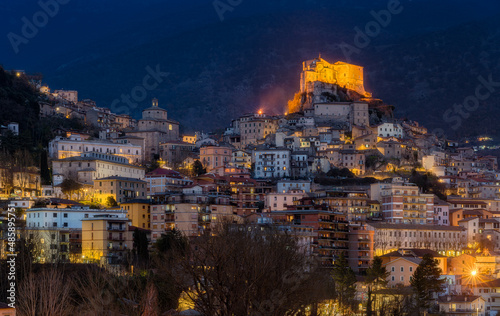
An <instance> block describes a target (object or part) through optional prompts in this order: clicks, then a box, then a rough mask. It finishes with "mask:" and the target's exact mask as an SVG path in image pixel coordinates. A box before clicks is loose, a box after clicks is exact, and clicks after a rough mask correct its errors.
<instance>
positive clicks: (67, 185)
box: [61, 179, 82, 199]
mask: <svg viewBox="0 0 500 316" xmlns="http://www.w3.org/2000/svg"><path fill="white" fill-rule="evenodd" d="M81 188H82V185H81V184H80V183H78V182H77V181H75V180H73V179H64V180H63V182H62V183H61V190H62V192H63V193H64V194H66V195H67V196H69V198H70V199H71V196H72V195H73V193H74V192H75V191H79V190H80V189H81Z"/></svg>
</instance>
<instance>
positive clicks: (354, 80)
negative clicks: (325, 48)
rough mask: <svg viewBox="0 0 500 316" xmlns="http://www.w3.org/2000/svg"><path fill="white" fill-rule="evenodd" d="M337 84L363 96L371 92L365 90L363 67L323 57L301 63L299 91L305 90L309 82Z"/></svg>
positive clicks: (367, 95)
mask: <svg viewBox="0 0 500 316" xmlns="http://www.w3.org/2000/svg"><path fill="white" fill-rule="evenodd" d="M315 81H320V82H324V83H330V84H337V85H339V86H340V87H342V88H347V89H350V90H354V91H356V92H357V93H359V94H361V95H362V96H365V97H370V96H371V94H370V93H368V92H366V91H365V87H364V84H363V67H361V66H356V65H351V64H348V63H344V62H341V61H338V62H336V63H334V64H330V63H329V62H327V61H326V60H324V59H323V58H321V57H319V58H315V59H311V60H307V61H304V62H303V63H302V73H301V75H300V92H307V90H308V85H309V84H310V83H311V82H315Z"/></svg>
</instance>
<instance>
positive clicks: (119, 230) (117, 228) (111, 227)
mask: <svg viewBox="0 0 500 316" xmlns="http://www.w3.org/2000/svg"><path fill="white" fill-rule="evenodd" d="M108 231H116V232H123V231H125V227H123V226H121V227H120V226H108Z"/></svg>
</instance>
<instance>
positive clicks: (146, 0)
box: [0, 0, 500, 72]
mask: <svg viewBox="0 0 500 316" xmlns="http://www.w3.org/2000/svg"><path fill="white" fill-rule="evenodd" d="M52 1H56V0H42V2H43V3H50V2H52ZM60 1H62V0H60ZM64 1H65V2H67V4H61V5H60V7H59V10H58V13H57V14H56V15H55V16H54V17H50V18H49V20H48V22H47V23H46V25H45V26H43V27H40V28H38V33H37V35H36V36H34V37H33V38H31V39H28V43H26V44H25V43H22V44H20V45H19V46H18V48H19V51H18V53H15V51H14V49H13V47H12V45H11V43H10V41H9V38H8V34H9V33H14V34H16V35H22V32H21V30H22V27H23V25H24V22H23V17H26V18H27V19H28V20H29V21H32V20H33V17H34V15H36V14H37V12H39V11H40V10H42V8H41V6H40V4H39V3H38V1H33V0H16V1H2V2H1V3H0V29H1V30H2V31H3V32H2V33H3V34H2V37H1V38H2V40H1V41H0V64H3V65H4V67H5V68H7V69H10V68H16V69H27V70H29V71H32V72H35V71H50V69H47V67H56V66H61V64H62V65H64V63H65V62H67V60H65V58H66V57H67V55H68V54H69V55H72V53H73V54H74V53H75V52H76V51H78V50H82V49H83V50H85V53H86V54H89V53H90V54H105V53H108V52H112V51H116V50H120V49H128V48H131V47H134V46H137V45H140V44H143V43H146V42H148V41H154V40H156V39H158V38H162V37H168V36H172V35H175V34H177V33H180V32H184V31H187V30H191V29H202V28H204V27H205V26H207V25H212V24H216V23H221V21H220V20H219V17H218V15H217V13H216V10H215V9H214V5H213V3H214V1H212V0H209V1H207V0H189V1H185V0H184V1H182V0H167V1H164V0H163V1H162V0H106V1H103V0H64ZM233 1H235V2H233V3H238V1H237V0H233ZM221 2H223V3H227V2H228V0H221ZM240 2H241V4H239V5H237V6H236V7H235V8H234V10H233V11H232V12H227V13H226V14H225V19H226V20H225V21H224V22H223V23H226V24H227V25H228V27H230V25H231V24H230V23H227V22H228V21H229V20H234V19H242V18H248V17H252V16H257V15H262V14H268V13H271V14H272V13H273V12H275V13H283V12H286V11H291V12H292V11H299V10H304V11H305V12H307V11H311V10H312V11H314V10H326V9H330V10H332V8H333V9H334V8H335V7H338V8H345V7H351V8H353V9H356V8H359V9H361V10H366V12H367V13H368V12H369V10H370V9H372V8H373V9H376V8H380V7H383V6H384V5H385V4H386V3H387V2H388V1H380V0H369V1H368V0H366V1H352V0H350V1H347V0H344V1H331V0H324V1H321V0H305V1H294V0H274V1H273V0H265V1H264V0H241V1H240ZM401 3H402V4H404V5H408V6H411V5H413V6H416V5H417V4H418V3H421V4H422V7H423V8H427V10H428V14H425V13H424V14H422V12H425V11H422V10H421V8H420V9H419V10H415V15H414V16H413V17H414V19H415V27H416V29H417V28H422V27H423V26H425V25H428V26H429V27H438V28H439V27H443V28H444V27H449V26H452V25H455V24H459V23H463V22H465V21H468V20H475V19H481V18H484V17H487V16H490V15H493V14H495V13H497V12H499V9H500V3H499V2H498V1H493V0H492V1H463V0H462V1H447V0H443V1H427V0H411V1H408V0H407V1H404V0H402V1H401ZM346 18H351V19H352V20H353V21H356V20H358V19H359V18H363V17H359V16H352V17H346ZM404 30H405V31H407V32H408V31H411V30H408V29H404ZM393 31H394V32H397V30H393ZM89 48H90V49H89ZM82 57H84V56H80V58H82ZM58 62H60V64H59V65H58Z"/></svg>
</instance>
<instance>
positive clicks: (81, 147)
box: [49, 135, 143, 163]
mask: <svg viewBox="0 0 500 316" xmlns="http://www.w3.org/2000/svg"><path fill="white" fill-rule="evenodd" d="M87 152H98V153H104V154H113V155H117V156H120V157H125V158H127V159H128V162H129V163H140V162H142V160H143V152H142V146H140V145H134V144H131V143H112V142H110V141H103V140H84V139H82V138H81V137H80V136H78V135H75V136H71V137H70V138H63V137H60V136H57V137H56V138H54V139H53V140H51V141H50V142H49V157H50V158H52V159H64V158H69V157H78V156H80V155H81V154H83V153H87Z"/></svg>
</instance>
